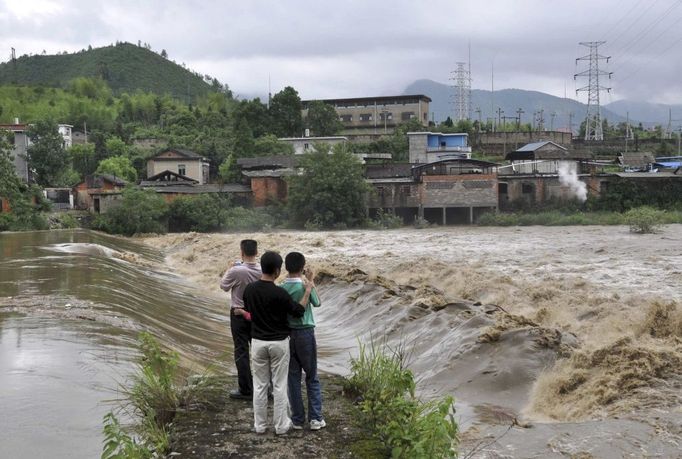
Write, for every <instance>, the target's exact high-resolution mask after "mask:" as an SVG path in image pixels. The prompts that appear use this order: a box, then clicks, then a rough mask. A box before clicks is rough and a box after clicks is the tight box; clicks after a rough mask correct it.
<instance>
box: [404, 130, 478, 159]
mask: <svg viewBox="0 0 682 459" xmlns="http://www.w3.org/2000/svg"><path fill="white" fill-rule="evenodd" d="M407 138H408V142H409V154H410V163H411V164H428V163H433V162H436V161H442V160H446V159H468V158H471V147H470V146H469V135H468V134H466V133H457V134H443V133H440V132H435V133H434V132H408V133H407Z"/></svg>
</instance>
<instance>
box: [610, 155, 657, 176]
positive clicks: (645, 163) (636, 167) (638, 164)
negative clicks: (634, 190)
mask: <svg viewBox="0 0 682 459" xmlns="http://www.w3.org/2000/svg"><path fill="white" fill-rule="evenodd" d="M618 162H619V163H620V165H621V166H622V167H623V169H624V171H625V172H647V171H649V170H651V169H652V167H653V164H654V163H655V162H656V158H654V154H653V153H651V152H650V151H627V152H621V153H620V155H618Z"/></svg>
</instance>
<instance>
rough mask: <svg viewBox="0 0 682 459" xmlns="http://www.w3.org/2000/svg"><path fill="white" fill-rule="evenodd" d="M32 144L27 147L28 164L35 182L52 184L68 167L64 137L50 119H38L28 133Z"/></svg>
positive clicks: (45, 184)
mask: <svg viewBox="0 0 682 459" xmlns="http://www.w3.org/2000/svg"><path fill="white" fill-rule="evenodd" d="M28 136H29V138H30V139H31V142H33V145H31V146H30V147H28V151H27V153H28V165H29V169H30V170H32V171H33V173H34V179H35V181H36V183H38V184H39V185H41V186H50V185H54V184H56V182H57V179H58V178H59V177H61V176H62V175H63V174H64V173H65V172H66V171H67V169H68V168H69V163H70V160H69V156H68V154H67V153H66V152H65V151H64V139H63V138H62V136H61V134H59V131H58V129H57V124H56V123H53V122H51V121H46V120H43V121H38V122H37V123H36V124H35V126H34V127H33V128H32V129H31V130H30V131H29V133H28Z"/></svg>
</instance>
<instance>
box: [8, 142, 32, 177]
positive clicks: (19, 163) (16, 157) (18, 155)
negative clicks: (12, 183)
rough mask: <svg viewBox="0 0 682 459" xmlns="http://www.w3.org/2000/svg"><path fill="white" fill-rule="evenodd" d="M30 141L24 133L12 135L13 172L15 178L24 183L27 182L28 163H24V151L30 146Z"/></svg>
mask: <svg viewBox="0 0 682 459" xmlns="http://www.w3.org/2000/svg"><path fill="white" fill-rule="evenodd" d="M30 143H31V142H30V140H29V138H28V136H27V135H26V133H25V132H15V133H14V148H13V149H12V158H13V161H14V170H15V172H16V173H17V176H18V177H19V178H20V179H22V180H23V181H24V182H28V162H27V161H26V151H27V150H28V146H29V145H30Z"/></svg>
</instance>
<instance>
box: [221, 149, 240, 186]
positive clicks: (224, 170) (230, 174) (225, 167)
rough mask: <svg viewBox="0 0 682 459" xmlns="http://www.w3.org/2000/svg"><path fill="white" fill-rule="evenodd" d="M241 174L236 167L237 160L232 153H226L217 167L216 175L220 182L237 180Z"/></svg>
mask: <svg viewBox="0 0 682 459" xmlns="http://www.w3.org/2000/svg"><path fill="white" fill-rule="evenodd" d="M240 176H241V174H240V172H239V170H238V169H237V162H236V161H235V160H234V155H228V157H227V158H226V159H225V161H223V162H222V164H220V167H218V177H219V178H220V181H221V182H222V183H232V182H237V181H239V178H240Z"/></svg>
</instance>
